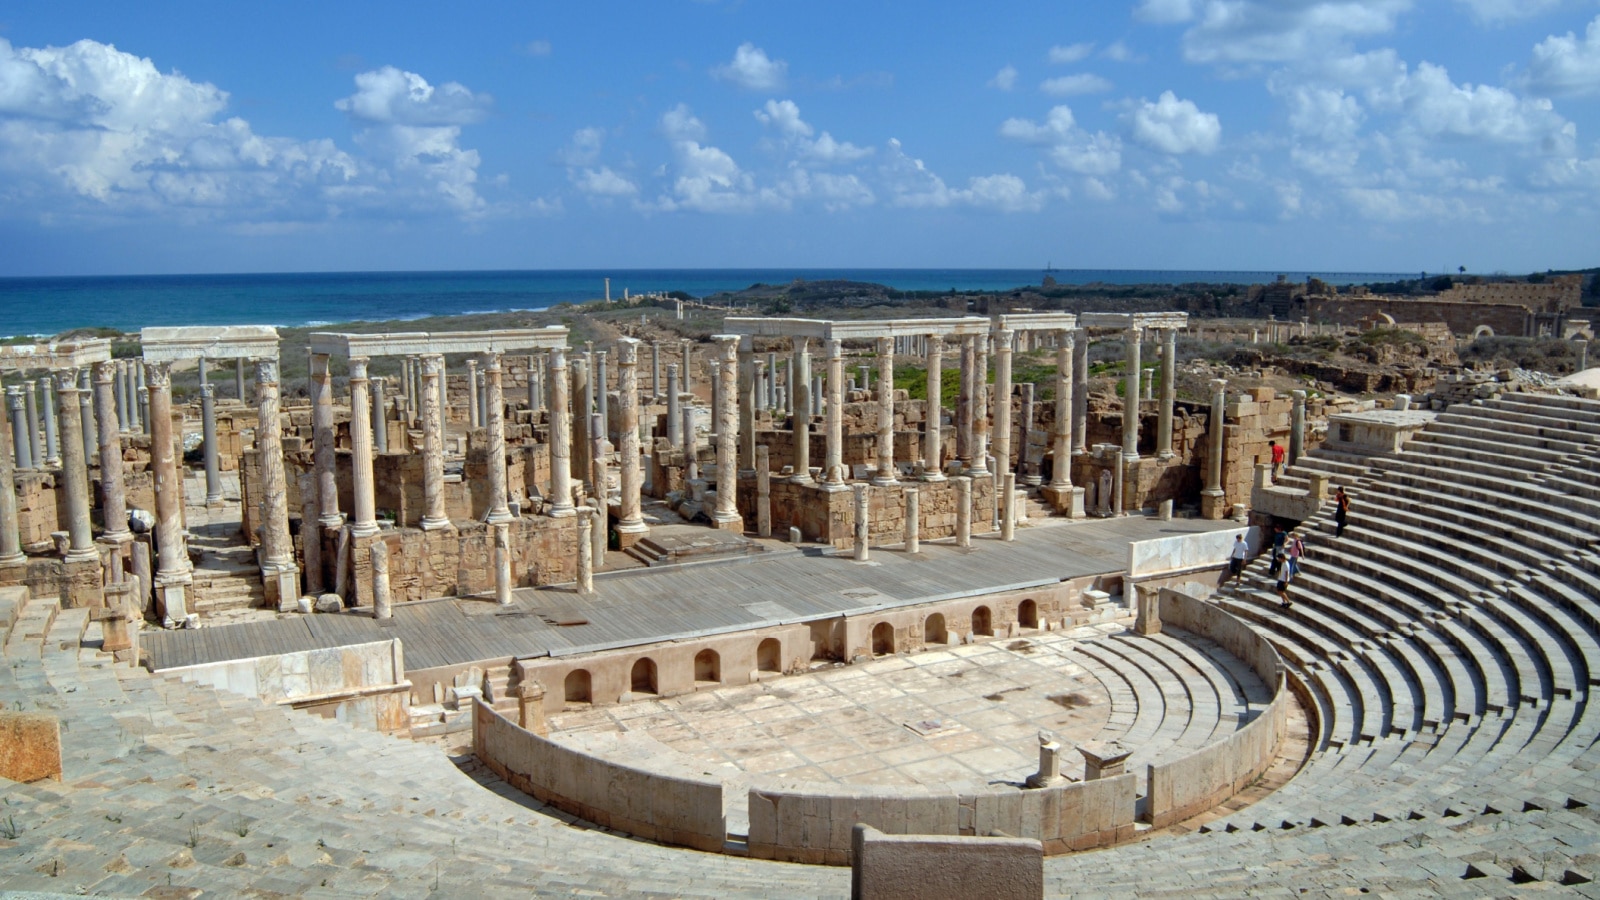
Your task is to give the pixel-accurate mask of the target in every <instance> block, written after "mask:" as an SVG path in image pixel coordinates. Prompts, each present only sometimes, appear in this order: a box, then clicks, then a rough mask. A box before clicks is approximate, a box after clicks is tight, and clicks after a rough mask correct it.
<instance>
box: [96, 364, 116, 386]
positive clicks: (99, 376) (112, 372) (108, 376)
mask: <svg viewBox="0 0 1600 900" xmlns="http://www.w3.org/2000/svg"><path fill="white" fill-rule="evenodd" d="M116 380H117V366H116V361H115V360H107V361H106V362H97V363H95V364H94V383H95V384H114V383H115V382H116Z"/></svg>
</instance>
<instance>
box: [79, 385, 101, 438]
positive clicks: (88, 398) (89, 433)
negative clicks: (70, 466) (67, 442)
mask: <svg viewBox="0 0 1600 900" xmlns="http://www.w3.org/2000/svg"><path fill="white" fill-rule="evenodd" d="M89 379H90V373H89V370H88V369H87V368H84V369H79V370H78V421H79V423H80V424H81V425H82V426H83V428H82V431H83V458H84V459H86V460H90V459H94V455H95V451H96V449H97V448H98V447H99V446H100V437H99V428H98V427H97V426H96V425H95V416H94V386H93V385H92V384H91V383H90V381H89Z"/></svg>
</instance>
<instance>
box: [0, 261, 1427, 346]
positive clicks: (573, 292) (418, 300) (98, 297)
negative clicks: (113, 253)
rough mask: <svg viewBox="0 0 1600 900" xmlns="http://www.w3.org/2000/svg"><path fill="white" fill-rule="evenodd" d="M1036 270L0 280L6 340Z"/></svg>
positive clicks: (1032, 279)
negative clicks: (92, 330)
mask: <svg viewBox="0 0 1600 900" xmlns="http://www.w3.org/2000/svg"><path fill="white" fill-rule="evenodd" d="M1046 274H1047V273H1046V272H1045V271H1044V270H1039V269H618V270H614V271H601V270H566V271H559V270H550V271H504V272H493V271H483V272H322V273H302V274H293V273H284V274H241V275H137V276H93V277H57V278H0V336H15V335H42V336H49V335H55V334H59V333H61V332H63V331H66V330H69V329H73V328H87V327H105V328H115V329H117V330H120V331H137V330H139V329H140V328H143V327H146V326H158V325H248V324H254V325H276V326H279V327H296V326H306V325H313V326H314V325H318V324H324V323H332V322H356V321H366V322H378V321H389V320H407V319H422V318H427V317H430V316H453V315H463V314H469V313H498V312H512V311H516V310H535V309H545V308H548V307H550V306H554V305H556V304H558V303H564V302H572V303H582V302H586V301H590V300H598V299H601V298H602V297H603V296H604V293H605V282H604V279H606V278H607V277H609V278H610V279H611V296H612V299H619V298H621V297H622V295H623V291H624V290H628V291H630V292H632V293H635V294H640V293H648V292H652V291H685V292H687V293H689V294H691V295H693V296H695V297H703V296H706V295H708V294H713V293H716V292H718V291H731V290H740V289H742V288H747V287H749V286H751V285H752V284H755V283H758V282H759V283H765V284H784V283H787V282H791V281H794V280H795V279H797V278H798V279H804V280H806V281H823V280H831V279H842V280H848V281H868V282H875V283H878V284H885V285H888V286H890V287H893V288H897V289H899V290H903V291H948V290H952V289H953V290H957V291H978V290H984V291H993V290H1007V289H1011V288H1017V287H1022V286H1026V285H1038V284H1039V283H1040V282H1041V281H1042V280H1043V278H1044V276H1045V275H1046ZM1048 274H1049V275H1050V276H1051V277H1053V278H1055V279H1056V281H1057V282H1059V283H1062V284H1091V283H1095V282H1103V283H1107V284H1119V285H1131V284H1184V283H1189V282H1210V283H1234V284H1253V283H1257V282H1268V281H1273V280H1275V279H1276V278H1277V276H1278V275H1280V274H1283V275H1287V276H1288V277H1289V278H1290V279H1292V280H1304V279H1305V278H1306V277H1307V276H1315V277H1317V278H1321V279H1322V280H1324V281H1327V282H1329V283H1331V284H1362V283H1366V282H1376V281H1395V280H1399V279H1403V278H1409V277H1414V273H1413V274H1411V275H1400V274H1395V273H1382V272H1306V271H1284V272H1220V271H1219V272H1204V271H1180V270H1135V269H1124V270H1117V269H1053V270H1050V271H1049V272H1048Z"/></svg>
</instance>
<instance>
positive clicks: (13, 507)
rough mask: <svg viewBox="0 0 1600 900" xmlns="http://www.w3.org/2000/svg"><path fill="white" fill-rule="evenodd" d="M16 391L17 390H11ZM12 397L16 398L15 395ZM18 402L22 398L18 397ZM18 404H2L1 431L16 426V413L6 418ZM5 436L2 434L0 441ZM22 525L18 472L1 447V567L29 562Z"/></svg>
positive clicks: (0, 415)
mask: <svg viewBox="0 0 1600 900" xmlns="http://www.w3.org/2000/svg"><path fill="white" fill-rule="evenodd" d="M10 390H11V391H16V388H14V387H13V388H11V389H10ZM11 396H13V397H16V395H15V394H12V395H11ZM16 399H17V400H18V401H20V400H21V398H20V397H16ZM15 405H16V404H14V403H13V404H0V431H3V428H4V426H6V425H9V424H14V423H15V421H16V419H15V417H16V413H15V412H14V411H12V412H11V414H10V416H6V412H7V410H6V407H7V406H10V407H12V408H13V410H14V408H15ZM3 440H4V434H3V433H0V441H3ZM20 527H21V526H20V523H19V522H18V521H17V470H16V466H15V465H14V463H13V460H12V458H11V453H10V451H8V450H7V449H6V448H5V447H4V446H3V445H0V566H19V565H22V564H23V563H25V562H27V557H25V556H23V554H22V533H21V531H20V530H19V529H20Z"/></svg>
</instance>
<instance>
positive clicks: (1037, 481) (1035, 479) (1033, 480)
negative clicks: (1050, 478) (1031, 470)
mask: <svg viewBox="0 0 1600 900" xmlns="http://www.w3.org/2000/svg"><path fill="white" fill-rule="evenodd" d="M1022 483H1023V484H1024V485H1027V486H1028V487H1038V486H1040V485H1042V484H1044V476H1042V475H1024V476H1023V477H1022Z"/></svg>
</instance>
